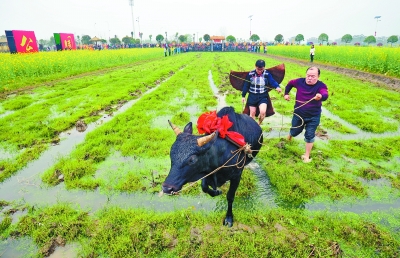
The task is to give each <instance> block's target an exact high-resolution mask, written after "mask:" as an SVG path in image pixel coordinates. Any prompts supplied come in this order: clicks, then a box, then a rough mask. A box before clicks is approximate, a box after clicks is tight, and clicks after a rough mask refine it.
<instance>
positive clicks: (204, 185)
mask: <svg viewBox="0 0 400 258" xmlns="http://www.w3.org/2000/svg"><path fill="white" fill-rule="evenodd" d="M209 186H211V187H212V189H210V187H209ZM201 189H202V190H203V192H205V193H208V194H209V195H210V196H212V197H214V196H218V195H220V194H222V191H221V190H218V189H217V176H216V175H215V174H213V175H212V176H210V177H208V178H204V179H203V180H202V181H201Z"/></svg>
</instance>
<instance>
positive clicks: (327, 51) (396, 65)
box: [268, 45, 400, 78]
mask: <svg viewBox="0 0 400 258" xmlns="http://www.w3.org/2000/svg"><path fill="white" fill-rule="evenodd" d="M268 53H271V54H273V55H280V56H287V57H294V58H299V59H306V60H309V55H310V47H309V46H271V47H268ZM314 61H315V62H317V63H318V62H323V63H328V64H331V65H335V66H342V67H347V68H352V69H357V70H362V71H366V72H371V73H379V74H384V75H388V76H394V77H398V78H400V48H399V47H393V48H392V47H356V46H318V45H316V46H315V58H314Z"/></svg>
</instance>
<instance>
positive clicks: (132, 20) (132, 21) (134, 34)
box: [129, 0, 136, 35]
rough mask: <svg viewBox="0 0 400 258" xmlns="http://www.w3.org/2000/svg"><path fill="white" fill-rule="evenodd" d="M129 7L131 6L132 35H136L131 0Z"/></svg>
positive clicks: (131, 0)
mask: <svg viewBox="0 0 400 258" xmlns="http://www.w3.org/2000/svg"><path fill="white" fill-rule="evenodd" d="M129 5H130V6H131V13H132V26H133V35H136V34H135V19H134V18H133V0H129Z"/></svg>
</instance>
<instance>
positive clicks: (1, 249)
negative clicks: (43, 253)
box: [0, 237, 38, 258]
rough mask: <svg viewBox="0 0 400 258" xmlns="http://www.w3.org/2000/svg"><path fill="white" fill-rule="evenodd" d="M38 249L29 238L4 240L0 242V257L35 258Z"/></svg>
mask: <svg viewBox="0 0 400 258" xmlns="http://www.w3.org/2000/svg"><path fill="white" fill-rule="evenodd" d="M37 251H38V248H37V247H36V244H35V243H34V242H33V240H32V239H30V238H26V237H25V238H18V239H12V238H9V239H6V240H3V241H0V257H10V258H11V257H12V258H16V257H35V256H36V254H37Z"/></svg>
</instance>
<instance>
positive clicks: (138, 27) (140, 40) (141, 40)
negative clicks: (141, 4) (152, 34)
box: [136, 17, 142, 44]
mask: <svg viewBox="0 0 400 258" xmlns="http://www.w3.org/2000/svg"><path fill="white" fill-rule="evenodd" d="M136 21H137V24H138V30H139V37H140V44H142V37H141V36H140V23H139V17H137V19H136Z"/></svg>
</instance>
